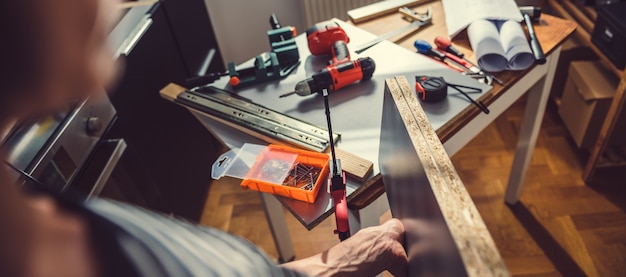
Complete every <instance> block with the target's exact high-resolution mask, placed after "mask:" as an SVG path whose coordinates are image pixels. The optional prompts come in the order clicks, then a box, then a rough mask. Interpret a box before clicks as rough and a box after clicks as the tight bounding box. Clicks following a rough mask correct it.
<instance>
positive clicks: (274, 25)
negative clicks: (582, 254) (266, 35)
mask: <svg viewBox="0 0 626 277" xmlns="http://www.w3.org/2000/svg"><path fill="white" fill-rule="evenodd" d="M270 26H272V29H273V30H276V29H280V28H281V26H280V22H278V17H276V14H272V15H270Z"/></svg>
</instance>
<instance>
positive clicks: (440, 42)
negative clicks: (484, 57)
mask: <svg viewBox="0 0 626 277" xmlns="http://www.w3.org/2000/svg"><path fill="white" fill-rule="evenodd" d="M435 45H437V48H439V49H442V50H444V51H446V52H448V53H450V54H452V55H455V56H457V57H459V58H461V59H463V60H465V61H466V62H467V63H469V64H471V65H472V66H473V67H475V68H477V69H478V70H477V71H478V72H476V73H480V74H484V75H487V76H489V77H491V78H492V79H493V80H494V81H496V82H497V83H498V84H500V85H504V83H503V82H502V81H501V80H500V79H498V78H496V77H495V76H493V75H491V74H489V73H486V72H483V71H482V70H481V69H480V68H479V67H478V66H477V65H476V64H475V63H473V62H472V61H470V60H469V59H467V58H466V57H465V54H463V52H461V51H459V50H458V49H456V48H454V46H452V42H451V41H450V40H449V39H447V38H444V37H442V36H438V37H436V38H435ZM470 70H471V69H470ZM472 71H475V70H472Z"/></svg>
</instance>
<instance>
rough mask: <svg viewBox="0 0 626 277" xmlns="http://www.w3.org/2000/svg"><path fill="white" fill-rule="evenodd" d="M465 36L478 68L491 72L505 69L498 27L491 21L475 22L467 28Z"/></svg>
mask: <svg viewBox="0 0 626 277" xmlns="http://www.w3.org/2000/svg"><path fill="white" fill-rule="evenodd" d="M467 36H468V37H469V40H470V44H471V45H472V49H473V50H474V53H475V54H476V60H477V61H478V66H480V68H482V69H483V70H486V71H491V72H498V71H502V70H504V69H506V68H507V59H506V52H505V51H504V48H502V43H501V42H500V32H499V31H498V26H497V25H496V24H495V23H494V22H493V21H490V20H486V19H478V20H475V21H474V22H472V23H471V24H470V25H469V26H468V27H467Z"/></svg>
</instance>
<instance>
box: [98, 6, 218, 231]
mask: <svg viewBox="0 0 626 277" xmlns="http://www.w3.org/2000/svg"><path fill="white" fill-rule="evenodd" d="M168 8H171V11H170V10H168ZM202 9H204V10H202ZM185 10H188V11H189V14H188V15H187V16H185V12H184V11H185ZM198 11H204V14H203V13H202V12H198ZM150 13H151V20H152V23H151V24H147V25H149V27H148V28H147V29H145V32H143V36H141V37H140V39H139V40H138V41H137V43H136V44H135V45H134V47H131V48H132V51H130V52H129V53H127V54H126V55H121V56H120V60H121V61H122V62H124V63H125V67H124V70H123V74H121V79H120V80H119V83H118V85H117V87H116V88H114V89H113V90H112V91H111V92H110V98H111V102H112V103H113V105H114V107H115V109H116V110H117V112H118V120H117V122H116V123H115V125H113V128H112V130H111V131H110V132H109V136H110V137H112V138H117V137H121V138H124V140H125V141H126V143H127V144H128V148H129V149H133V152H134V153H135V154H136V155H135V156H136V161H135V162H132V163H130V165H129V166H128V167H127V170H128V171H130V173H131V175H132V172H133V171H134V170H133V168H132V167H136V168H137V169H136V170H137V171H144V172H145V173H147V174H142V175H141V176H142V177H140V178H139V180H133V181H132V182H130V181H129V182H128V183H126V182H124V181H119V182H116V186H126V185H128V186H134V188H133V189H132V191H134V192H135V193H134V195H136V196H142V195H143V196H144V197H141V198H144V199H143V200H141V201H140V200H139V199H138V197H131V198H130V199H122V200H124V201H129V202H133V203H137V204H140V205H144V206H147V208H151V209H156V210H159V211H162V212H165V213H171V214H174V215H178V216H182V217H185V218H187V219H190V220H198V219H199V217H200V214H201V212H202V209H203V207H204V202H205V200H206V193H207V191H208V185H209V183H210V178H211V177H210V168H211V164H212V162H213V161H214V160H215V159H216V158H217V155H218V154H219V153H218V151H219V149H221V145H220V143H219V142H218V141H217V140H216V139H215V138H214V137H213V136H212V134H211V133H210V132H209V131H208V130H207V129H206V128H205V127H204V126H203V125H201V124H200V123H199V122H198V120H196V119H195V118H194V117H193V115H191V114H190V113H189V112H188V111H186V110H185V109H184V108H181V107H178V106H176V105H172V104H171V103H167V102H166V101H165V100H163V99H161V98H160V96H159V90H160V89H161V88H162V87H163V86H165V85H166V84H167V83H170V82H175V83H180V84H183V83H184V81H185V79H187V78H188V77H191V76H195V73H197V71H198V68H199V67H200V66H201V64H202V63H204V61H205V60H206V59H204V58H205V57H206V54H207V53H209V52H211V51H213V52H215V53H214V57H215V58H214V59H213V60H212V61H211V62H210V65H209V66H207V68H209V69H208V70H223V68H224V66H223V62H222V61H221V57H220V55H219V50H218V49H217V43H216V41H215V37H214V36H213V34H212V29H211V25H210V20H209V18H208V13H206V8H204V3H203V2H202V1H201V0H179V1H167V2H163V3H158V4H156V5H155V6H154V7H153V8H152V10H151V11H150ZM194 25H195V26H197V28H191V27H190V26H194ZM186 29H188V30H186ZM180 30H186V32H182V31H180ZM197 57H201V58H197ZM196 59H198V60H202V63H201V62H197V61H196ZM107 186H108V185H107ZM124 190H126V191H129V188H120V187H115V186H112V187H107V188H105V189H104V191H103V192H102V195H103V196H108V195H110V196H112V197H114V198H115V195H116V193H115V191H124ZM145 199H148V200H149V201H145Z"/></svg>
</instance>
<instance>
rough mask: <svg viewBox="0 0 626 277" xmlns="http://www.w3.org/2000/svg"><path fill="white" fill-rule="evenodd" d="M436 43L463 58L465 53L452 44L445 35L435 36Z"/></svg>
mask: <svg viewBox="0 0 626 277" xmlns="http://www.w3.org/2000/svg"><path fill="white" fill-rule="evenodd" d="M435 45H437V48H441V49H443V50H445V51H446V52H448V53H450V54H452V55H455V56H457V57H459V58H463V56H464V54H463V52H461V51H459V50H458V49H456V48H454V46H452V42H451V41H450V40H449V39H447V38H444V37H441V36H439V37H436V38H435Z"/></svg>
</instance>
